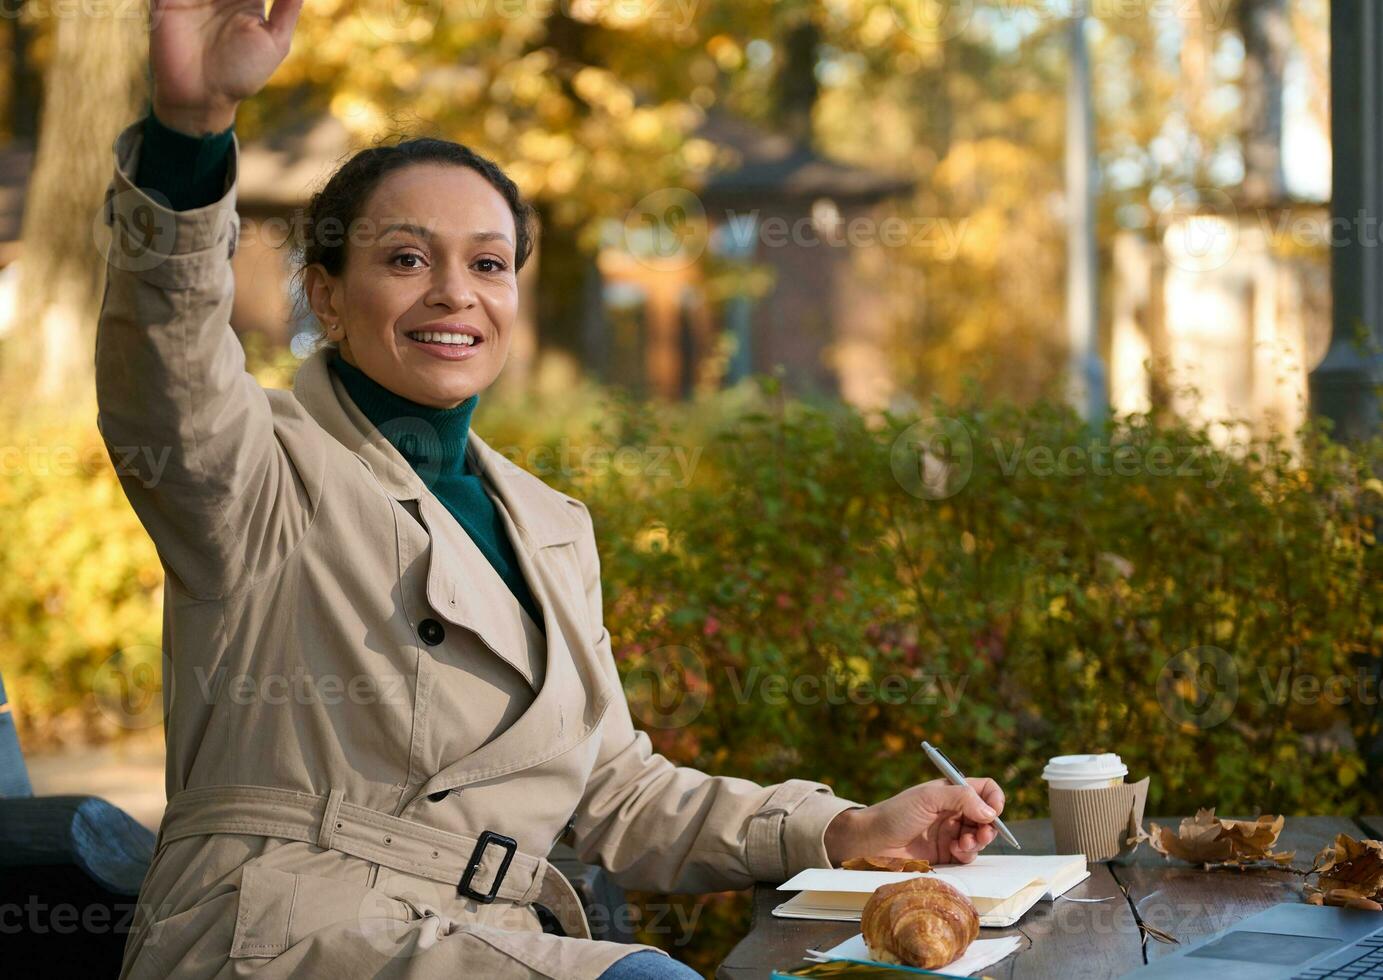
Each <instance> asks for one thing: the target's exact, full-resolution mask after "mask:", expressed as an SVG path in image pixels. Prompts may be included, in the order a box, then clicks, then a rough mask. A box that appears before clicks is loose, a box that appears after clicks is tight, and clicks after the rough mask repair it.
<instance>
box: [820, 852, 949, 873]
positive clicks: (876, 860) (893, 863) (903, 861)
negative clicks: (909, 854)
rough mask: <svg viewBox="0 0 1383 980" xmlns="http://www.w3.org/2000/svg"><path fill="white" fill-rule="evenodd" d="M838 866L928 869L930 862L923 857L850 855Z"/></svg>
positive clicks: (880, 869) (876, 868) (881, 869)
mask: <svg viewBox="0 0 1383 980" xmlns="http://www.w3.org/2000/svg"><path fill="white" fill-rule="evenodd" d="M840 866H841V867H842V868H845V869H846V870H847V871H923V872H926V871H930V870H932V864H931V862H930V861H927V860H925V859H923V858H900V857H884V856H882V855H879V856H876V857H852V858H846V859H845V860H844V861H842V862H841V864H840Z"/></svg>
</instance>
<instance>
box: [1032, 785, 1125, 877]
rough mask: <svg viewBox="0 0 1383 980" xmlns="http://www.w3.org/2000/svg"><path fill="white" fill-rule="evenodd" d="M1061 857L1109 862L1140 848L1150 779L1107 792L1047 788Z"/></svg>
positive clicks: (1053, 830)
mask: <svg viewBox="0 0 1383 980" xmlns="http://www.w3.org/2000/svg"><path fill="white" fill-rule="evenodd" d="M1047 799H1048V800H1049V802H1050V803H1051V808H1052V832H1053V834H1054V835H1055V836H1056V850H1057V853H1058V854H1084V855H1085V857H1086V860H1087V861H1108V860H1110V859H1111V858H1116V857H1119V856H1120V855H1123V854H1127V853H1128V852H1129V851H1131V850H1133V848H1134V847H1136V846H1137V842H1138V838H1139V836H1140V834H1141V833H1142V828H1143V805H1144V804H1145V803H1147V801H1148V777H1144V778H1143V779H1141V780H1139V781H1138V782H1136V783H1120V784H1119V785H1118V786H1106V787H1104V788H1103V789H1054V788H1052V787H1050V786H1049V787H1047Z"/></svg>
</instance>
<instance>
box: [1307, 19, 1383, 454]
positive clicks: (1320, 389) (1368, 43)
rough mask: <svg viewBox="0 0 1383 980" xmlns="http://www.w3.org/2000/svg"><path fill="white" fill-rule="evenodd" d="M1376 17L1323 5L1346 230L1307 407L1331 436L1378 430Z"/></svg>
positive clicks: (1380, 34)
mask: <svg viewBox="0 0 1383 980" xmlns="http://www.w3.org/2000/svg"><path fill="white" fill-rule="evenodd" d="M1380 56H1383V15H1380V13H1379V10H1378V8H1377V6H1375V4H1373V3H1371V2H1364V3H1361V2H1359V0H1332V2H1331V4H1330V116H1331V121H1330V134H1331V144H1332V147H1333V163H1332V182H1333V190H1332V193H1331V203H1330V212H1331V215H1330V216H1331V227H1332V228H1346V229H1350V231H1349V233H1348V234H1347V235H1346V237H1345V240H1344V241H1343V242H1342V243H1340V244H1333V247H1332V251H1331V287H1332V292H1333V294H1334V307H1335V312H1334V319H1333V322H1332V324H1331V332H1330V348H1329V350H1328V351H1327V353H1326V355H1325V358H1324V359H1323V360H1322V361H1321V363H1320V365H1319V366H1317V367H1316V369H1315V370H1314V371H1312V372H1311V377H1310V379H1309V383H1310V392H1311V411H1312V412H1313V413H1314V414H1316V415H1321V416H1323V417H1325V418H1328V419H1330V420H1331V421H1332V422H1333V423H1334V436H1335V438H1337V439H1339V440H1341V441H1345V442H1358V441H1361V440H1364V439H1367V438H1369V437H1370V436H1372V435H1374V434H1376V433H1377V432H1378V423H1379V415H1378V385H1379V382H1380V379H1381V378H1383V371H1381V370H1380V354H1379V351H1380V348H1381V347H1383V344H1381V343H1380V336H1383V335H1381V334H1380V318H1381V317H1380V314H1383V242H1380V240H1379V234H1380V232H1379V220H1380V218H1383V208H1381V207H1380V204H1381V203H1383V171H1380V169H1379V168H1380V166H1383V90H1380V84H1383V74H1380V68H1379V57H1380Z"/></svg>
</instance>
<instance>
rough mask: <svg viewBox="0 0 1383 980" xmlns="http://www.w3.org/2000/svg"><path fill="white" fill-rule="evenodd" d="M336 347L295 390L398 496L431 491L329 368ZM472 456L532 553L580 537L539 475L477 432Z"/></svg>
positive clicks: (313, 363) (310, 367)
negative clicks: (509, 456)
mask: <svg viewBox="0 0 1383 980" xmlns="http://www.w3.org/2000/svg"><path fill="white" fill-rule="evenodd" d="M332 356H334V355H333V352H332V351H331V349H330V348H326V347H322V348H319V349H318V350H316V351H314V352H313V353H312V354H311V355H309V356H308V358H307V359H306V360H305V361H303V363H302V364H301V365H300V366H299V367H298V373H297V376H296V377H295V379H294V382H293V394H294V395H295V396H296V397H297V399H298V401H299V402H300V403H301V404H302V406H303V407H304V408H305V409H307V411H308V414H310V415H311V416H312V417H313V418H314V419H315V420H316V422H317V424H318V425H320V426H321V427H322V428H323V429H325V430H326V431H327V432H328V433H329V434H330V435H332V436H333V437H334V438H335V439H336V440H337V441H338V442H340V443H341V444H342V445H343V446H345V447H346V448H347V449H349V450H350V451H351V452H353V453H355V454H356V455H357V456H359V457H360V459H361V460H362V461H363V462H364V463H365V465H366V466H367V467H369V469H370V471H371V472H372V473H374V475H375V476H376V477H377V478H378V479H379V482H380V484H381V485H382V486H383V487H384V489H385V491H386V492H387V493H389V495H390V496H392V497H393V498H394V499H395V500H421V499H422V498H424V497H426V496H429V495H431V490H429V489H428V487H427V485H426V483H424V482H423V480H422V478H421V477H419V476H418V474H417V472H416V471H415V470H414V469H413V467H412V466H410V465H409V464H408V461H407V460H406V459H404V457H403V455H402V454H401V453H400V452H399V451H398V450H397V449H395V448H394V446H393V444H392V443H391V442H389V440H388V439H387V438H385V436H384V435H383V434H382V433H381V432H380V431H379V429H378V428H376V427H375V425H374V423H372V422H371V421H370V420H369V419H368V418H366V416H365V413H364V412H362V411H361V410H360V409H359V408H357V407H356V405H355V403H354V402H353V401H351V397H350V395H349V394H348V393H347V392H346V389H345V386H344V385H343V384H341V380H340V379H339V378H337V377H336V376H335V374H334V373H333V372H332V371H331V369H330V367H329V366H328V364H329V361H330V359H331V357H332ZM466 454H467V458H468V459H469V460H470V463H471V467H472V470H473V472H476V473H480V474H482V475H484V476H485V477H486V478H487V479H488V481H489V483H490V485H491V486H492V487H494V489H495V492H496V493H498V494H499V496H500V497H501V499H502V500H503V501H504V504H505V506H506V507H507V508H508V509H509V513H510V515H511V516H512V517H513V520H514V524H515V526H516V527H517V529H518V531H519V535H520V540H521V542H522V544H523V547H524V550H525V551H526V553H527V554H529V555H532V554H533V553H534V552H535V551H537V550H538V549H539V548H546V547H548V546H550V545H558V544H567V543H568V542H572V541H575V540H577V538H578V536H579V534H580V530H581V525H580V523H579V522H578V521H577V519H576V517H575V516H574V514H573V513H572V512H571V508H570V507H567V506H565V505H564V504H563V501H562V500H561V499H560V497H559V496H558V495H557V494H556V493H555V492H554V491H553V490H552V488H550V487H548V486H547V485H546V484H544V483H543V482H542V481H541V480H539V479H538V478H537V477H536V476H534V475H533V474H531V473H529V472H528V471H527V470H524V469H523V468H522V467H520V466H519V465H518V464H516V463H514V462H513V461H512V460H510V459H508V458H507V457H505V456H504V454H503V453H500V452H497V451H496V450H494V449H493V448H491V447H490V445H489V444H488V443H486V442H485V440H484V439H482V438H480V436H479V435H478V434H477V433H476V432H475V430H474V429H472V430H471V432H470V436H469V437H468V439H467V440H466Z"/></svg>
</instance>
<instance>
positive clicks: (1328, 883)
mask: <svg viewBox="0 0 1383 980" xmlns="http://www.w3.org/2000/svg"><path fill="white" fill-rule="evenodd" d="M1311 874H1314V875H1316V876H1317V878H1316V883H1315V885H1314V886H1313V887H1312V888H1311V894H1312V895H1313V896H1323V900H1324V902H1325V904H1327V905H1335V904H1341V903H1344V902H1353V903H1355V904H1353V905H1351V906H1350V907H1351V908H1371V907H1373V906H1379V908H1383V905H1380V903H1383V841H1376V840H1367V839H1366V840H1355V839H1354V838H1353V837H1351V836H1349V834H1338V835H1336V837H1335V843H1333V844H1327V845H1326V846H1325V847H1324V848H1322V850H1321V852H1320V853H1319V854H1317V855H1316V860H1315V863H1314V864H1313V865H1312V866H1311ZM1332 895H1333V896H1335V899H1336V900H1335V901H1332V900H1331V896H1332ZM1308 900H1309V899H1308Z"/></svg>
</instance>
